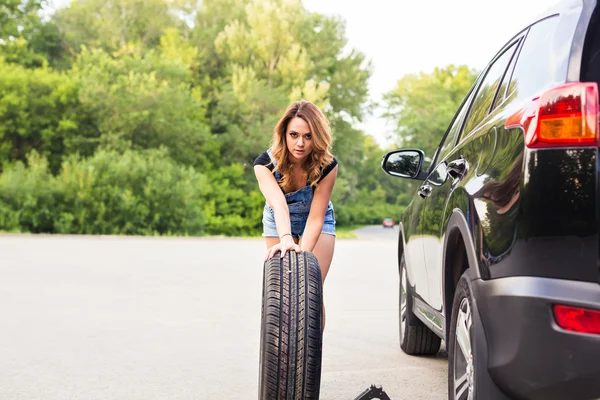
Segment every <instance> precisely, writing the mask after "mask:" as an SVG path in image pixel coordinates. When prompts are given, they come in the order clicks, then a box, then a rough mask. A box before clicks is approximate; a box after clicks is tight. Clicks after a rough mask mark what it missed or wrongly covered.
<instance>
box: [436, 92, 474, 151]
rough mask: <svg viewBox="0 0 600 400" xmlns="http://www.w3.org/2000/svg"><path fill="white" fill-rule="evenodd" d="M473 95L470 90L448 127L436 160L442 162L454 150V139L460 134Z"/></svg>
mask: <svg viewBox="0 0 600 400" xmlns="http://www.w3.org/2000/svg"><path fill="white" fill-rule="evenodd" d="M474 93H475V91H474V90H472V91H471V93H469V97H468V98H467V100H466V101H464V102H463V104H462V107H461V108H460V109H459V110H458V112H457V113H456V116H455V117H454V120H453V121H452V126H450V128H449V129H448V133H447V134H446V137H445V139H444V142H443V143H442V144H441V146H442V147H441V149H440V151H439V154H438V155H437V159H438V160H443V159H444V158H446V155H447V154H448V153H449V152H450V150H452V149H453V148H454V145H455V144H456V139H457V138H458V134H459V132H460V128H461V127H462V123H463V121H464V119H465V114H466V113H467V110H468V109H469V104H471V100H472V99H473V95H474Z"/></svg>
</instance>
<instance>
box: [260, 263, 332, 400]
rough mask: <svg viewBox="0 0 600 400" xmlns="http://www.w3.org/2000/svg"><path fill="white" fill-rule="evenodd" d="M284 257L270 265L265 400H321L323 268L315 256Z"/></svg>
mask: <svg viewBox="0 0 600 400" xmlns="http://www.w3.org/2000/svg"><path fill="white" fill-rule="evenodd" d="M279 254H280V253H277V254H276V255H275V256H274V257H273V258H271V259H269V260H268V261H266V262H265V264H264V273H263V294H262V316H261V333H260V366H259V374H260V375H259V399H262V400H267V399H268V400H280V399H286V400H296V399H298V400H300V399H302V400H304V399H318V398H319V391H320V386H321V351H322V340H323V335H322V331H321V321H322V282H321V268H320V267H319V263H318V261H317V258H316V257H315V255H314V254H313V253H310V252H301V253H295V252H293V251H291V252H287V253H286V255H285V257H283V258H280V257H279Z"/></svg>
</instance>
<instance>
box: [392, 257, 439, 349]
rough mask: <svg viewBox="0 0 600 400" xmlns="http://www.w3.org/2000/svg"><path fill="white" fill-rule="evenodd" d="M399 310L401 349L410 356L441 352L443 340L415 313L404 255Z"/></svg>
mask: <svg viewBox="0 0 600 400" xmlns="http://www.w3.org/2000/svg"><path fill="white" fill-rule="evenodd" d="M398 286H399V288H400V290H399V292H400V293H399V296H398V297H399V310H398V317H399V322H400V324H399V325H400V329H399V333H400V348H401V349H402V351H404V352H405V353H406V354H410V355H432V354H436V353H437V352H438V351H439V350H440V345H441V342H442V339H441V338H440V337H439V336H438V335H436V334H435V333H434V332H433V331H432V330H431V329H429V328H428V327H427V326H426V325H425V324H424V323H423V322H422V321H421V320H420V319H419V318H418V317H417V316H416V315H415V314H414V313H413V295H412V294H413V292H412V288H411V286H410V282H409V281H408V275H407V272H406V260H405V259H404V254H402V256H401V258H400V284H399V285H398Z"/></svg>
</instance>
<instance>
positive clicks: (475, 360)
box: [447, 270, 509, 400]
mask: <svg viewBox="0 0 600 400" xmlns="http://www.w3.org/2000/svg"><path fill="white" fill-rule="evenodd" d="M472 274H473V272H472V271H471V270H467V271H465V272H464V273H463V275H462V276H461V278H460V280H459V281H458V285H457V287H456V292H455V295H454V301H453V304H452V317H451V318H452V319H451V322H450V323H451V325H450V332H449V335H448V343H447V346H448V399H450V400H467V399H469V400H508V399H509V398H508V397H507V396H506V395H505V394H504V393H503V392H502V391H501V390H500V389H499V388H498V387H497V386H496V384H495V383H494V382H493V380H492V378H491V376H490V375H489V372H488V370H487V364H488V362H487V342H486V338H485V333H484V331H483V325H482V323H481V319H480V318H479V311H478V309H477V303H476V302H475V300H474V296H473V289H472V286H471V280H472V279H473V276H472Z"/></svg>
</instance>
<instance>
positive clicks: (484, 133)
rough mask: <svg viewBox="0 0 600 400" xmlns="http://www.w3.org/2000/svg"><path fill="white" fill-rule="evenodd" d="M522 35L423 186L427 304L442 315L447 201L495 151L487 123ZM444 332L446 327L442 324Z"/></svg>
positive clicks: (499, 60) (467, 107)
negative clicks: (425, 191)
mask: <svg viewBox="0 0 600 400" xmlns="http://www.w3.org/2000/svg"><path fill="white" fill-rule="evenodd" d="M521 40H522V37H521V36H517V37H515V38H514V39H513V40H512V41H511V42H509V43H508V44H507V45H506V46H504V48H503V49H502V50H501V51H500V52H499V53H498V55H497V56H496V57H494V59H493V60H492V62H491V63H490V64H489V65H488V67H487V68H486V69H485V71H484V73H483V74H482V76H481V77H480V79H479V80H478V82H479V84H477V86H476V87H475V89H474V90H473V91H472V92H471V94H470V96H469V99H468V101H467V102H466V103H465V104H464V105H463V107H462V108H461V109H460V110H459V112H458V114H457V117H456V118H455V120H454V123H453V125H452V127H451V128H450V131H449V133H448V135H447V138H446V142H445V143H444V144H443V145H442V148H441V150H440V153H439V155H438V158H437V160H434V162H435V167H434V168H433V170H432V173H431V174H430V175H429V177H428V179H427V181H426V182H425V185H428V186H429V188H428V190H429V192H430V195H429V196H428V197H427V200H426V202H425V205H424V206H423V211H422V212H423V214H424V215H426V216H427V218H423V224H422V235H423V238H424V239H423V245H424V251H423V252H424V257H425V265H426V270H427V276H428V278H429V281H428V283H429V290H428V298H427V299H426V301H427V303H428V304H429V306H430V307H431V308H433V309H434V310H436V311H439V312H442V310H443V300H444V295H443V294H444V290H443V282H444V280H443V276H444V270H443V266H444V260H443V255H444V248H443V244H444V234H445V231H446V225H447V223H448V219H449V218H450V216H451V214H452V211H453V206H452V203H451V202H449V200H450V197H451V196H452V194H453V192H454V191H455V190H456V189H457V188H458V187H459V186H460V185H461V183H462V184H463V185H464V183H465V182H466V181H468V180H469V179H471V178H472V177H473V176H474V169H475V168H474V167H476V166H477V164H478V162H479V158H480V155H481V154H482V153H485V152H486V151H487V152H490V151H493V148H491V147H493V146H495V142H496V127H495V126H494V125H493V124H492V125H489V124H487V123H486V122H487V117H488V114H489V113H490V111H491V110H492V106H493V103H494V99H495V97H496V95H497V93H499V92H503V91H504V90H505V86H504V85H503V82H505V80H504V77H505V74H506V72H507V71H510V70H511V68H512V67H513V65H514V64H513V61H514V59H515V58H516V57H515V54H516V53H517V49H518V48H519V46H520V43H521ZM466 137H469V140H467V141H463V145H462V146H461V145H459V146H456V143H457V141H459V140H460V138H466ZM440 328H442V327H441V326H440Z"/></svg>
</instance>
